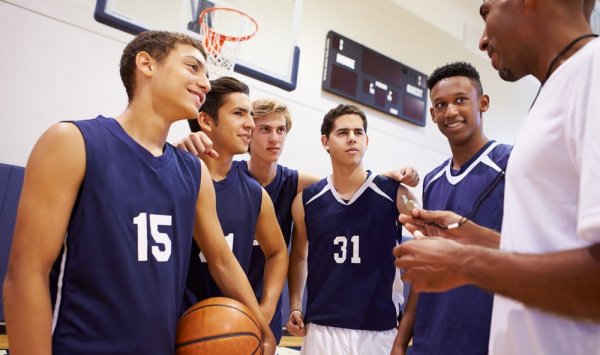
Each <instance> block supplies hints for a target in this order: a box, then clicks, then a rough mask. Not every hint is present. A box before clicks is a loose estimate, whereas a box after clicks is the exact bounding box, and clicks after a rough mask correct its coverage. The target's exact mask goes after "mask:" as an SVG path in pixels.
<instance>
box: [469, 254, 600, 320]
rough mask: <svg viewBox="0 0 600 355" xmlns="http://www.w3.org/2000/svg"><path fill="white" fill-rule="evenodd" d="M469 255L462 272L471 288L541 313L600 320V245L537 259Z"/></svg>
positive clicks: (541, 256)
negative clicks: (477, 287)
mask: <svg viewBox="0 0 600 355" xmlns="http://www.w3.org/2000/svg"><path fill="white" fill-rule="evenodd" d="M469 249H470V250H469V252H468V254H469V255H468V256H466V258H465V261H464V263H463V267H462V270H463V271H462V272H463V273H464V275H465V276H466V278H467V280H469V281H470V282H471V283H473V284H475V285H478V286H480V287H482V288H485V289H488V290H490V291H493V292H495V293H498V294H501V295H503V296H506V297H509V298H512V299H515V300H517V301H520V302H523V303H524V304H526V305H528V306H531V307H534V308H538V309H541V310H544V311H548V312H552V313H556V314H560V315H563V316H567V317H570V318H577V319H589V320H595V321H599V320H600V244H595V245H593V246H590V247H587V248H582V249H575V250H567V251H561V252H556V253H548V254H536V255H534V254H517V253H507V252H501V251H495V250H491V249H484V248H474V247H469Z"/></svg>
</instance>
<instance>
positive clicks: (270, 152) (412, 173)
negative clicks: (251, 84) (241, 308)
mask: <svg viewBox="0 0 600 355" xmlns="http://www.w3.org/2000/svg"><path fill="white" fill-rule="evenodd" d="M252 106H253V118H254V123H255V126H256V127H255V128H254V130H253V131H252V137H251V139H250V149H248V150H249V154H250V159H249V160H248V161H244V160H239V161H233V166H234V167H235V166H237V167H238V168H240V169H241V170H242V171H243V172H244V173H245V174H246V175H249V176H251V177H253V178H254V179H256V180H257V181H258V182H259V183H260V184H261V185H262V186H263V187H264V188H265V190H266V191H267V193H268V194H269V196H270V197H271V200H272V201H273V205H274V207H275V213H276V215H277V221H278V222H279V226H280V227H281V230H282V232H283V237H284V239H285V243H286V245H287V246H289V244H290V239H291V233H292V201H293V200H294V197H296V195H297V194H298V193H300V191H302V190H304V188H305V187H307V186H309V185H311V184H313V183H315V182H317V181H318V180H319V179H318V178H316V177H314V176H312V175H309V174H306V173H304V172H301V171H297V170H295V169H290V168H288V167H285V166H283V165H280V164H278V161H279V158H280V157H281V153H282V152H283V149H284V146H285V141H286V138H287V135H288V133H289V132H290V130H291V128H292V117H291V113H290V110H289V108H288V106H287V105H286V104H285V103H284V102H281V101H279V100H276V99H272V98H263V99H258V100H255V101H254V102H253V104H252ZM177 147H178V148H180V149H183V150H187V151H190V152H192V153H194V154H196V155H198V156H202V155H203V154H207V155H209V156H212V157H217V156H218V153H217V151H215V150H214V149H213V144H212V141H211V140H210V139H209V138H208V137H207V136H206V135H205V134H204V133H203V132H196V133H192V134H190V135H189V136H188V137H185V138H184V139H183V140H182V141H180V142H179V143H178V144H177ZM384 175H386V176H389V177H391V178H393V179H395V180H397V181H400V182H402V183H404V184H406V185H408V186H412V187H414V186H416V185H417V184H418V182H419V175H418V173H417V171H416V170H414V169H413V168H411V167H404V168H402V169H399V170H396V171H391V172H388V173H386V174H384ZM256 244H257V243H255V245H254V248H253V251H252V257H251V261H250V268H249V274H248V278H249V279H250V284H251V285H252V287H253V289H254V291H255V293H256V295H257V297H258V298H259V299H260V298H261V297H262V290H263V275H264V253H263V252H262V250H261V249H260V246H258V245H256ZM271 330H272V331H273V334H274V335H275V338H276V341H277V343H279V341H280V339H281V335H282V314H281V297H280V298H279V302H278V303H277V309H276V310H275V314H274V316H273V319H272V321H271Z"/></svg>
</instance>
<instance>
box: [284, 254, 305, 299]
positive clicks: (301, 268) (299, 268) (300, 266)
mask: <svg viewBox="0 0 600 355" xmlns="http://www.w3.org/2000/svg"><path fill="white" fill-rule="evenodd" d="M306 275H307V268H306V258H303V257H302V256H297V255H294V253H293V252H292V254H291V255H290V267H289V271H288V287H289V292H290V309H302V295H303V293H304V285H305V283H306Z"/></svg>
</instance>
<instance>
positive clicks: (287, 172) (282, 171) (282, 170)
mask: <svg viewBox="0 0 600 355" xmlns="http://www.w3.org/2000/svg"><path fill="white" fill-rule="evenodd" d="M277 175H280V176H281V177H282V178H284V179H288V178H296V179H297V178H298V170H296V169H292V168H288V167H287V166H285V165H281V164H277Z"/></svg>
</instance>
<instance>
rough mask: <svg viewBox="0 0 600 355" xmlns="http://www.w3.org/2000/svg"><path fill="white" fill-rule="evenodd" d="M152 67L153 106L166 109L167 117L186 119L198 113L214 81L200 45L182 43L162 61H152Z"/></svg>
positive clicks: (150, 67) (165, 114) (150, 65)
mask: <svg viewBox="0 0 600 355" xmlns="http://www.w3.org/2000/svg"><path fill="white" fill-rule="evenodd" d="M139 55H144V54H143V53H140V54H139ZM150 60H151V61H152V59H151V58H150ZM149 69H151V70H150V71H151V72H152V74H151V75H152V81H151V88H152V92H153V105H154V106H155V107H157V108H160V110H163V111H165V112H164V113H163V115H164V116H165V117H175V118H176V119H185V118H191V117H196V116H197V115H198V109H199V108H200V106H202V104H203V103H204V100H205V99H206V94H207V93H208V92H209V90H210V83H209V81H208V78H207V77H206V61H205V60H204V57H203V55H202V53H201V52H200V51H199V50H198V49H197V48H195V47H193V46H190V45H184V44H178V45H176V46H175V48H174V49H173V50H172V51H171V52H170V53H169V54H168V55H167V57H165V58H164V59H163V60H162V61H160V62H154V63H151V64H149Z"/></svg>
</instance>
